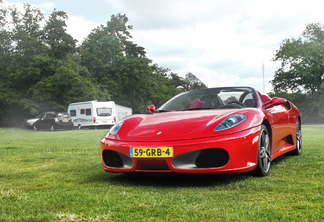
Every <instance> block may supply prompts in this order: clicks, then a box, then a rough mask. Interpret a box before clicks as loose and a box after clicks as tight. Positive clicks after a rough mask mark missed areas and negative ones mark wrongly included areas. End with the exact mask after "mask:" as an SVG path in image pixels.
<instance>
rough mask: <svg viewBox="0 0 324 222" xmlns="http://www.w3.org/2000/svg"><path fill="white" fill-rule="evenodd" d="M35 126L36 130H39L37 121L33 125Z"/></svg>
mask: <svg viewBox="0 0 324 222" xmlns="http://www.w3.org/2000/svg"><path fill="white" fill-rule="evenodd" d="M33 127H34V130H36V131H37V130H39V127H38V124H37V123H35V124H34V125H33Z"/></svg>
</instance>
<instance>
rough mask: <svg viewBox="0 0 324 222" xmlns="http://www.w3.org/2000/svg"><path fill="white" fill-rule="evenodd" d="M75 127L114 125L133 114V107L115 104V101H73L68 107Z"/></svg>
mask: <svg viewBox="0 0 324 222" xmlns="http://www.w3.org/2000/svg"><path fill="white" fill-rule="evenodd" d="M68 112H69V113H70V115H71V117H72V119H73V123H74V127H78V128H79V129H81V128H82V127H95V128H97V127H99V126H112V125H114V124H116V123H117V122H118V121H119V120H121V119H123V118H125V117H126V116H130V115H132V109H131V108H129V107H125V106H120V105H117V104H115V102H114V101H107V102H98V101H97V100H95V101H87V102H79V103H71V104H70V105H69V108H68Z"/></svg>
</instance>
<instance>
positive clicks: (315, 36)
mask: <svg viewBox="0 0 324 222" xmlns="http://www.w3.org/2000/svg"><path fill="white" fill-rule="evenodd" d="M323 36H324V27H323V25H321V24H319V23H316V24H308V25H307V26H306V29H305V31H304V32H303V34H302V37H300V38H298V39H294V38H291V39H285V40H284V41H283V43H282V44H281V45H280V49H279V50H277V52H276V54H275V57H274V58H273V60H274V61H281V67H280V68H279V69H278V70H277V71H276V73H275V76H274V79H273V80H272V81H271V83H272V85H273V88H274V91H275V92H277V91H278V92H280V91H281V92H287V91H288V90H290V91H292V92H297V91H299V90H301V91H305V92H306V93H307V94H310V95H313V94H314V93H315V92H316V91H318V90H319V89H320V87H321V86H322V85H323V82H324V63H323V61H324V41H323V40H324V38H323Z"/></svg>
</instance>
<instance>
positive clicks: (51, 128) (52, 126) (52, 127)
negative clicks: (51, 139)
mask: <svg viewBox="0 0 324 222" xmlns="http://www.w3.org/2000/svg"><path fill="white" fill-rule="evenodd" d="M50 130H51V131H52V132H54V131H55V130H56V129H55V126H54V125H53V124H51V127H50Z"/></svg>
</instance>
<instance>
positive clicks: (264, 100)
mask: <svg viewBox="0 0 324 222" xmlns="http://www.w3.org/2000/svg"><path fill="white" fill-rule="evenodd" d="M261 100H262V102H263V104H265V103H267V102H269V101H270V100H271V99H270V97H269V96H267V95H261Z"/></svg>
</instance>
